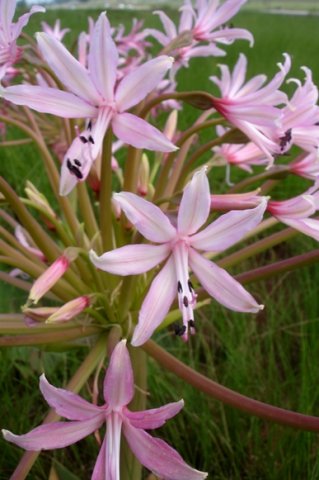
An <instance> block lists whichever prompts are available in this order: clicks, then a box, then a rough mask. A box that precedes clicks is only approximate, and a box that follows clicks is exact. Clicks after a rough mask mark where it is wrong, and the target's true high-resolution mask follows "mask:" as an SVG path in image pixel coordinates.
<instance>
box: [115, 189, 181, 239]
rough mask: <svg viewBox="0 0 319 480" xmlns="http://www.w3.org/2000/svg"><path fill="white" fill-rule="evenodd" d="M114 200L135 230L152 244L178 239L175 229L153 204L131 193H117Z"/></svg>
mask: <svg viewBox="0 0 319 480" xmlns="http://www.w3.org/2000/svg"><path fill="white" fill-rule="evenodd" d="M114 199H115V200H116V202H117V203H118V204H119V206H120V207H121V209H122V210H124V212H125V215H126V216H127V218H128V219H129V221H130V222H131V223H133V225H134V226H135V228H136V229H137V230H138V231H139V232H140V233H141V234H142V235H143V236H144V237H145V238H147V239H148V240H151V242H157V243H162V242H169V241H171V240H173V239H174V238H175V237H176V235H177V234H176V229H175V227H173V225H172V224H171V222H170V221H169V219H168V218H167V216H166V215H165V214H164V213H163V212H162V210H161V209H160V208H159V207H157V206H156V205H154V204H153V203H151V202H148V201H147V200H144V199H143V198H141V197H139V196H138V195H135V194H134V193H130V192H121V193H116V194H114Z"/></svg>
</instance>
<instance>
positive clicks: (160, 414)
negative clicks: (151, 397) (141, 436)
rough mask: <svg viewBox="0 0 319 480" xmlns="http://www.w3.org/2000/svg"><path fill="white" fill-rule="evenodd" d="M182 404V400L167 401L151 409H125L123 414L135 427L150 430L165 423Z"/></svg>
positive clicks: (176, 412) (178, 410) (177, 411)
mask: <svg viewBox="0 0 319 480" xmlns="http://www.w3.org/2000/svg"><path fill="white" fill-rule="evenodd" d="M183 406H184V400H180V401H179V402H174V403H168V404H167V405H164V406H163V407H160V408H152V409H151V410H144V411H143V412H131V411H129V410H127V411H126V413H125V416H126V418H127V419H128V420H129V422H130V424H131V425H132V426H133V427H136V428H142V429H143V430H152V429H153V428H159V427H161V426H162V425H164V424H165V422H166V420H169V419H170V418H172V417H175V415H177V414H178V413H179V412H180V411H181V409H182V408H183Z"/></svg>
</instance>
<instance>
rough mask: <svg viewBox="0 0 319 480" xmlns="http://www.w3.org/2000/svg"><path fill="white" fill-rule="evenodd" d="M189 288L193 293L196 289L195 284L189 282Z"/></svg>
mask: <svg viewBox="0 0 319 480" xmlns="http://www.w3.org/2000/svg"><path fill="white" fill-rule="evenodd" d="M188 288H189V291H190V292H191V293H192V292H193V291H194V287H193V284H192V282H191V281H190V280H188Z"/></svg>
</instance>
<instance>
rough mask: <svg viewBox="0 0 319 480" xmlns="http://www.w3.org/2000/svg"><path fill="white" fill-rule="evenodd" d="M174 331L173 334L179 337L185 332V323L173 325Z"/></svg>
mask: <svg viewBox="0 0 319 480" xmlns="http://www.w3.org/2000/svg"><path fill="white" fill-rule="evenodd" d="M174 332H175V335H177V336H178V337H181V336H182V335H184V333H185V332H186V327H185V325H178V324H176V325H174Z"/></svg>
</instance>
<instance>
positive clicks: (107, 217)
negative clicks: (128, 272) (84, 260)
mask: <svg viewBox="0 0 319 480" xmlns="http://www.w3.org/2000/svg"><path fill="white" fill-rule="evenodd" d="M111 162H112V129H111V128H109V129H108V131H107V132H106V135H105V137H104V141H103V151H102V165H101V189H100V199H99V200H100V230H101V238H102V246H103V251H108V250H112V248H113V239H112V235H113V233H112V203H111V199H112V166H111Z"/></svg>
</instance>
